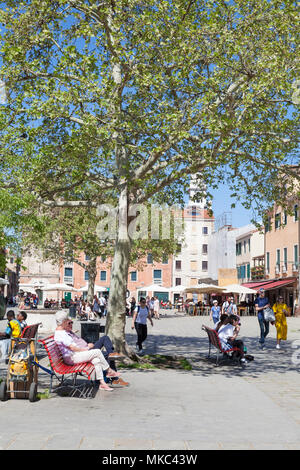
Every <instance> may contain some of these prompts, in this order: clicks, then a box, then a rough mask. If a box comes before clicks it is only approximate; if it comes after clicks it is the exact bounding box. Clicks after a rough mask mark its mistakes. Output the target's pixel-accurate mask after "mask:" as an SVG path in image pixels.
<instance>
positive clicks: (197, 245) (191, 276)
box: [173, 178, 214, 298]
mask: <svg viewBox="0 0 300 470" xmlns="http://www.w3.org/2000/svg"><path fill="white" fill-rule="evenodd" d="M199 189H200V188H199V187H198V184H197V180H196V179H195V178H192V180H191V184H190V189H189V201H188V204H187V206H186V207H185V209H184V211H183V218H184V237H183V239H182V241H181V243H179V252H178V253H177V254H176V256H174V259H173V286H174V287H175V290H174V295H175V298H176V297H178V295H179V291H178V292H176V287H177V286H178V287H179V286H185V287H193V286H197V285H198V283H199V282H200V281H201V279H207V277H208V273H209V246H210V239H211V234H212V232H213V230H214V217H212V215H211V214H210V213H209V211H208V209H207V201H206V199H205V198H202V199H201V200H199V202H197V193H198V192H199ZM179 242H180V240H179Z"/></svg>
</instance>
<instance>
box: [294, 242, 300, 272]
mask: <svg viewBox="0 0 300 470" xmlns="http://www.w3.org/2000/svg"><path fill="white" fill-rule="evenodd" d="M298 263H299V256H298V245H294V265H295V267H296V269H298Z"/></svg>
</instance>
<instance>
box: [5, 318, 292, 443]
mask: <svg viewBox="0 0 300 470" xmlns="http://www.w3.org/2000/svg"><path fill="white" fill-rule="evenodd" d="M203 323H205V324H208V325H209V319H208V317H186V316H184V315H182V314H179V315H176V314H174V313H172V312H168V314H167V316H164V317H162V318H161V319H160V320H159V321H158V320H156V321H155V323H154V327H153V328H152V327H151V325H149V327H148V339H147V341H146V344H145V345H146V352H149V353H157V354H176V355H180V356H185V357H187V358H188V359H189V360H190V361H191V362H192V365H193V370H192V371H175V370H142V371H136V370H128V371H124V374H123V377H124V379H125V380H128V381H129V382H130V384H131V385H130V387H128V388H122V389H121V388H119V389H115V390H114V392H113V393H107V392H98V394H97V395H96V397H95V398H94V399H86V400H84V399H78V398H63V397H59V396H57V395H56V394H53V395H52V396H51V397H50V398H48V399H42V400H40V401H38V402H36V403H30V402H29V401H27V400H21V399H19V400H9V401H7V402H0V416H1V419H0V449H8V450H15V449H18V450H21V449H31V450H35V449H45V450H46V449H48V450H54V449H69V450H71V449H94V450H101V449H105V450H131V449H135V450H137V449H143V450H171V449H173V450H188V449H191V450H201V449H220V450H221V449H299V448H300V407H299V404H300V388H299V371H300V341H299V344H298V343H297V340H298V339H300V318H288V341H287V342H286V345H285V346H283V348H282V349H281V350H279V351H278V350H276V349H275V344H276V341H275V337H276V335H275V327H272V326H271V330H270V331H271V333H270V335H269V337H268V338H267V348H266V349H265V350H263V351H262V350H260V349H259V347H258V331H259V327H258V322H257V319H256V317H243V318H242V328H241V336H243V337H244V340H245V343H246V345H247V347H248V352H249V353H251V354H253V355H254V356H255V360H254V361H253V362H251V363H249V364H248V365H247V367H246V368H245V369H242V368H240V367H239V366H233V367H232V366H230V365H221V366H219V367H215V365H214V361H212V360H207V359H206V355H207V351H208V341H207V337H206V333H205V332H204V331H202V330H201V325H202V324H203ZM4 326H5V322H0V330H2V331H3V329H4ZM130 326H131V320H130V319H128V320H127V323H126V333H127V340H128V342H129V344H132V345H134V344H135V340H136V335H135V332H133V331H132V330H131V328H130ZM76 329H79V324H77V322H76V324H75V328H74V330H76ZM298 350H299V351H298ZM298 356H299V357H298ZM298 363H299V364H298ZM42 364H45V365H46V364H47V360H46V358H45V357H44V359H42ZM4 376H5V369H4V367H3V365H2V366H1V370H0V377H2V378H3V377H4ZM39 381H40V385H39V391H42V390H43V388H45V387H47V386H48V384H49V379H48V376H46V374H44V373H43V372H40V373H39Z"/></svg>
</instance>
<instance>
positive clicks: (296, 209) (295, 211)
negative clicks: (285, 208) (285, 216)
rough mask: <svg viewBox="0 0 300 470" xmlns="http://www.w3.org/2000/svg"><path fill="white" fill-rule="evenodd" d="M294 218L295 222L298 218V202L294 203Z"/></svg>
mask: <svg viewBox="0 0 300 470" xmlns="http://www.w3.org/2000/svg"><path fill="white" fill-rule="evenodd" d="M294 220H295V222H297V220H298V204H295V205H294Z"/></svg>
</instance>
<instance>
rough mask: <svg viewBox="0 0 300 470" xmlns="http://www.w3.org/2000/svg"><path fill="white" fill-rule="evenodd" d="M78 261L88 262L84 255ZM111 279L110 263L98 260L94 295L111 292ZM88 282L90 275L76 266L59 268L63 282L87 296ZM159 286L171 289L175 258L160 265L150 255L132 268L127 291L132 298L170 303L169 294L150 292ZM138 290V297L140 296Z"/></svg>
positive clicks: (166, 259) (66, 265) (67, 265)
mask: <svg viewBox="0 0 300 470" xmlns="http://www.w3.org/2000/svg"><path fill="white" fill-rule="evenodd" d="M79 261H81V262H83V263H85V264H87V263H88V262H89V260H88V258H87V257H86V256H85V255H84V253H83V254H82V255H81V257H80V258H79ZM110 276H111V259H107V260H103V259H101V258H98V260H97V277H96V283H95V284H96V285H95V292H97V290H98V292H100V291H101V288H103V287H104V288H107V290H109V285H110ZM88 281H89V274H88V272H87V270H85V269H84V268H83V267H81V266H80V265H79V264H76V263H65V264H64V265H62V266H61V268H60V282H65V283H67V284H71V285H72V286H74V287H75V288H76V289H82V292H83V293H85V292H87V287H88ZM153 284H157V285H160V286H164V287H166V288H169V287H171V286H172V257H167V258H165V259H162V261H161V262H160V263H159V262H153V260H152V256H151V253H149V254H148V256H147V257H145V258H144V259H142V260H139V262H138V264H137V265H134V266H130V268H129V276H128V284H127V288H128V291H129V295H130V296H134V297H136V298H138V297H139V296H141V295H157V296H158V297H159V298H162V299H164V300H168V299H169V295H168V291H167V290H166V291H165V292H157V293H156V294H155V291H153V290H151V291H150V290H148V289H147V286H150V285H153ZM138 289H139V294H138Z"/></svg>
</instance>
